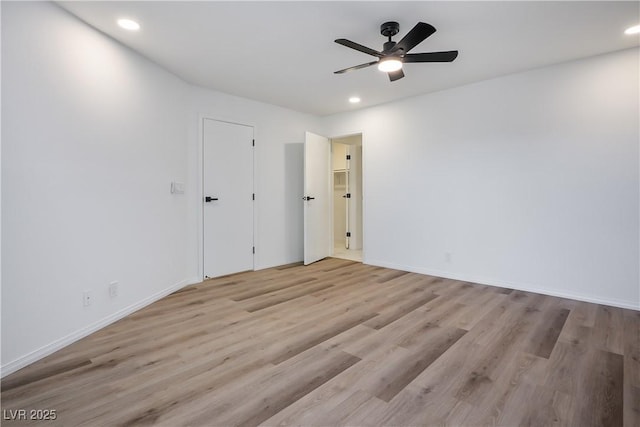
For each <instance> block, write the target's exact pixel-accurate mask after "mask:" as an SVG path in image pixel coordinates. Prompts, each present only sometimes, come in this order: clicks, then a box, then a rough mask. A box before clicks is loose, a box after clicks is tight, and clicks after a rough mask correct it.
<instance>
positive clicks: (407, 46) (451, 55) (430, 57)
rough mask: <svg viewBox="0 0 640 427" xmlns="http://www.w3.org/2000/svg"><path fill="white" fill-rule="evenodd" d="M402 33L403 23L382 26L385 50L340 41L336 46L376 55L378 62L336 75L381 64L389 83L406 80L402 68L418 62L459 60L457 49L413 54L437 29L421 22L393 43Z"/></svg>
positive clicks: (344, 70) (380, 67) (345, 70)
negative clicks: (401, 24)
mask: <svg viewBox="0 0 640 427" xmlns="http://www.w3.org/2000/svg"><path fill="white" fill-rule="evenodd" d="M399 32H400V24H398V23H397V22H395V21H388V22H385V23H383V24H382V25H380V34H382V35H383V36H384V37H387V39H388V40H387V41H386V42H385V43H384V45H383V46H382V51H377V50H375V49H371V48H369V47H366V46H363V45H361V44H358V43H356V42H352V41H351V40H347V39H337V40H335V42H336V43H338V44H341V45H343V46H346V47H348V48H351V49H354V50H357V51H358V52H362V53H366V54H367V55H371V56H375V57H377V58H378V59H377V60H376V61H372V62H367V63H365V64H360V65H355V66H353V67H349V68H345V69H343V70H338V71H335V72H334V74H344V73H346V72H349V71H354V70H359V69H361V68H367V67H370V66H371V65H374V64H377V65H378V69H379V70H380V71H383V72H386V73H387V74H388V75H389V80H391V81H392V82H393V81H396V80H399V79H401V78H403V77H404V72H403V70H402V65H403V64H406V63H412V62H413V63H416V62H451V61H453V60H454V59H456V58H457V57H458V51H457V50H449V51H445V52H426V53H409V51H410V50H411V49H413V48H414V47H416V46H417V45H418V44H420V43H422V41H424V39H426V38H427V37H429V36H430V35H432V34H433V33H435V32H436V29H435V28H434V27H433V26H431V25H429V24H427V23H425V22H418V23H417V24H416V26H415V27H413V28H412V29H411V31H409V32H408V33H407V34H406V35H405V36H404V37H403V38H402V40H400V41H399V42H397V43H396V42H394V41H393V40H391V38H392V37H393V36H395V35H396V34H398V33H399Z"/></svg>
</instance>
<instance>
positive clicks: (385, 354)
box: [0, 258, 640, 427]
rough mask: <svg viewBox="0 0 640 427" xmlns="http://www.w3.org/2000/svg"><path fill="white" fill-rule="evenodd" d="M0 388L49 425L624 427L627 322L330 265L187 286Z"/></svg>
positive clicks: (630, 403)
mask: <svg viewBox="0 0 640 427" xmlns="http://www.w3.org/2000/svg"><path fill="white" fill-rule="evenodd" d="M0 388H1V395H0V397H1V402H0V405H1V407H2V409H3V410H4V411H5V412H4V414H8V413H15V412H8V411H16V410H21V409H23V410H28V409H55V410H56V411H57V416H58V419H57V420H56V422H55V423H53V424H51V425H61V426H66V425H74V426H75V425H78V426H95V425H109V426H111V425H114V426H118V425H121V426H122V425H136V426H138V425H159V426H163V425H164V426H171V427H175V426H182V425H191V426H211V425H215V426H222V425H224V426H227V425H228V426H231V425H259V424H260V425H265V426H272V425H309V426H311V425H357V426H363V427H364V426H380V425H393V426H425V425H452V426H470V425H472V426H485V425H502V426H514V425H532V426H550V425H558V426H580V427H582V426H589V425H606V426H627V427H636V426H638V425H640V404H639V403H638V402H640V312H638V311H632V310H624V309H619V308H614V307H606V306H601V305H597V304H590V303H585V302H579V301H571V300H567V299H562V298H555V297H550V296H544V295H540V294H535V293H532V292H525V291H519V290H510V289H500V288H495V287H491V286H486V285H477V284H474V283H469V282H463V281H457V280H449V279H444V278H437V277H433V276H425V275H420V274H417V273H409V272H404V271H400V270H392V269H385V268H382V267H373V266H368V265H364V264H361V263H356V262H353V261H348V260H340V259H333V258H329V259H326V260H323V261H320V262H317V263H314V264H312V265H309V266H303V265H301V264H300V263H295V264H290V265H287V266H281V267H275V268H270V269H266V270H263V271H255V272H243V273H239V274H234V275H229V276H226V277H221V278H216V279H210V280H206V281H204V282H202V283H199V284H196V285H192V286H188V287H186V288H184V289H182V290H180V291H178V292H174V293H173V294H171V295H169V296H167V297H166V298H163V299H162V300H160V301H158V302H156V303H154V304H152V305H150V306H148V307H145V308H143V309H142V310H139V311H137V312H136V313H133V314H132V315H130V316H127V317H125V318H124V319H121V320H120V321H118V322H116V323H114V324H112V325H110V326H108V327H106V328H104V329H101V330H100V331H98V332H96V333H94V334H92V335H90V336H88V337H85V338H83V339H82V340H80V341H78V342H76V343H74V344H72V345H70V346H68V347H66V348H64V349H62V350H60V351H58V352H56V353H54V354H52V355H50V356H48V357H46V358H44V359H42V360H40V361H38V362H36V363H34V364H32V365H30V366H28V367H26V368H24V369H21V370H20V371H18V372H16V373H14V374H12V375H9V376H7V377H5V378H3V379H2V380H1V381H0ZM2 421H3V422H2V424H3V425H7V426H13V425H21V426H22V425H42V422H38V421H36V420H26V421H19V420H11V419H3V420H2Z"/></svg>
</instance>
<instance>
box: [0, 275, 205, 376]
mask: <svg viewBox="0 0 640 427" xmlns="http://www.w3.org/2000/svg"><path fill="white" fill-rule="evenodd" d="M199 282H201V280H200V279H197V278H190V279H185V280H181V281H180V282H178V283H175V284H174V285H171V286H169V287H168V288H166V289H163V290H162V291H160V292H157V293H155V294H153V295H151V296H149V297H147V298H144V299H143V300H141V301H138V302H137V303H134V304H132V305H130V306H128V307H125V308H123V309H121V310H118V311H116V312H115V313H113V314H110V315H109V316H107V317H105V318H103V319H100V320H98V321H97V322H94V323H91V324H89V325H87V326H85V327H83V328H80V329H78V330H77V331H75V332H72V333H71V334H69V335H67V336H65V337H62V338H60V339H57V340H55V341H53V342H51V343H49V344H47V345H45V346H42V347H40V348H39V349H37V350H34V351H32V352H31V353H27V354H26V355H24V356H21V357H19V358H17V359H15V360H13V361H11V362H9V363H7V364H5V365H2V366H1V367H0V378H4V377H5V376H7V375H9V374H11V373H13V372H15V371H17V370H19V369H22V368H24V367H25V366H27V365H30V364H32V363H33V362H36V361H38V360H40V359H42V358H44V357H46V356H48V355H50V354H52V353H55V352H56V351H58V350H60V349H61V348H64V347H66V346H68V345H69V344H73V343H74V342H76V341H78V340H80V339H82V338H84V337H86V336H87V335H90V334H92V333H94V332H96V331H98V330H100V329H102V328H104V327H105V326H108V325H110V324H112V323H114V322H116V321H118V320H120V319H122V318H123V317H125V316H128V315H129V314H131V313H133V312H135V311H138V310H140V309H141V308H144V307H146V306H148V305H149V304H152V303H154V302H156V301H158V300H160V299H162V298H164V297H166V296H167V295H169V294H171V293H173V292H175V291H177V290H179V289H182V288H183V287H185V286H187V285H191V284H194V283H199Z"/></svg>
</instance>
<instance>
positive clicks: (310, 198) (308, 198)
mask: <svg viewBox="0 0 640 427" xmlns="http://www.w3.org/2000/svg"><path fill="white" fill-rule="evenodd" d="M314 199H315V197H309V196H306V197H303V198H302V200H314Z"/></svg>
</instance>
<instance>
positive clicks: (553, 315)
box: [525, 308, 570, 359]
mask: <svg viewBox="0 0 640 427" xmlns="http://www.w3.org/2000/svg"><path fill="white" fill-rule="evenodd" d="M569 313H570V311H569V310H567V309H565V308H555V309H551V310H547V311H546V313H545V316H544V318H543V319H542V320H541V321H540V322H539V323H537V325H536V327H535V329H534V332H533V334H532V335H531V337H530V338H529V343H528V344H527V346H526V350H525V351H528V352H529V353H531V354H534V355H536V356H539V357H544V358H545V359H548V358H549V356H550V355H551V352H552V351H553V349H554V348H555V346H556V342H557V341H558V337H559V336H560V333H561V332H562V328H563V327H564V324H565V322H566V320H567V317H569Z"/></svg>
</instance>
